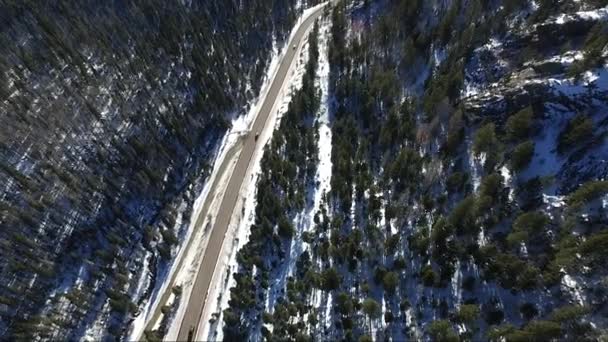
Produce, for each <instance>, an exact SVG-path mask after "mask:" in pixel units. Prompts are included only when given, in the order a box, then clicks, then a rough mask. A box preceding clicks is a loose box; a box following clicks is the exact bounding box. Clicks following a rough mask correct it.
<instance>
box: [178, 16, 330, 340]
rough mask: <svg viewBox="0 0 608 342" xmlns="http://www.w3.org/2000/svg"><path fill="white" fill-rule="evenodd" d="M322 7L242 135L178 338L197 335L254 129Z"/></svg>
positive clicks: (289, 50) (302, 32) (253, 146)
mask: <svg viewBox="0 0 608 342" xmlns="http://www.w3.org/2000/svg"><path fill="white" fill-rule="evenodd" d="M323 9H324V7H321V8H320V9H318V10H317V11H316V12H314V13H313V14H311V15H310V16H309V17H308V18H307V19H306V20H305V21H304V22H303V23H302V25H301V26H300V28H299V29H298V31H297V32H296V33H295V35H294V37H293V39H292V40H291V41H290V42H289V44H290V46H289V47H288V48H287V52H286V53H285V56H284V57H283V60H282V61H281V64H280V66H279V70H278V72H277V73H276V75H275V78H274V80H273V81H272V84H271V86H270V89H269V91H268V93H267V94H266V97H265V99H264V102H263V104H262V107H261V109H260V111H259V112H258V115H257V117H256V119H255V122H254V123H253V128H252V129H251V134H249V135H248V136H247V137H246V138H245V141H244V145H243V149H242V150H241V153H240V155H239V158H238V161H237V163H236V166H235V168H234V171H233V173H232V175H231V176H230V180H229V182H228V186H227V188H226V192H225V194H224V197H223V198H222V202H221V204H220V208H219V211H218V215H217V218H216V220H215V223H214V225H213V228H212V232H211V236H210V238H209V242H208V244H207V249H206V250H205V254H204V256H203V260H202V263H201V265H200V268H199V270H198V274H197V277H196V280H195V282H194V286H193V289H192V293H191V295H190V299H189V301H188V304H187V307H186V312H185V313H184V317H183V320H182V322H181V326H180V329H179V334H178V341H187V340H188V335H189V331H190V329H194V332H193V334H192V336H196V334H197V331H196V330H197V329H198V326H199V321H200V320H201V318H202V317H201V316H202V314H203V309H204V306H205V302H206V300H207V294H208V291H209V286H210V283H211V278H212V276H213V272H214V270H215V266H216V264H217V260H218V258H219V254H220V251H221V249H222V243H223V241H224V236H225V235H226V232H227V230H228V225H229V224H230V220H231V218H232V214H233V212H234V208H235V207H236V204H237V200H238V197H239V192H240V189H241V185H242V184H243V180H244V179H245V176H246V175H247V170H248V168H249V166H250V163H251V159H252V157H253V154H254V151H255V149H256V143H257V142H256V138H255V132H262V130H263V129H264V127H265V125H266V121H267V119H268V117H269V116H270V114H271V112H272V109H273V107H274V104H275V102H276V101H277V100H278V99H277V97H278V95H279V93H280V91H281V88H282V87H283V83H284V82H285V79H286V77H287V75H288V72H289V69H290V67H291V64H292V63H293V62H294V59H295V58H296V57H297V56H296V54H297V52H298V51H299V49H293V48H292V46H293V45H294V44H297V45H298V46H299V45H300V44H301V43H302V41H303V39H304V37H305V36H306V33H307V31H308V30H309V29H310V28H311V27H312V25H313V23H314V22H315V20H316V19H317V18H318V17H319V16H320V15H321V14H322V13H323ZM271 129H272V128H271Z"/></svg>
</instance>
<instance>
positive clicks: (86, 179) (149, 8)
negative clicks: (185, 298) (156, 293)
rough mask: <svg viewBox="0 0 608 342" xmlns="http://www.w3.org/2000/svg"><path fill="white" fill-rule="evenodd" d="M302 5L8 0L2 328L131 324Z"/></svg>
mask: <svg viewBox="0 0 608 342" xmlns="http://www.w3.org/2000/svg"><path fill="white" fill-rule="evenodd" d="M306 5H307V3H306V2H302V1H300V2H296V1H295V0H293V1H283V0H281V1H278V0H262V1H259V0H256V1H223V0H221V1H215V0H212V1H156V0H152V1H101V2H100V1H71V0H65V1H48V2H47V1H10V0H5V1H1V2H0V51H1V53H0V186H1V187H2V188H1V189H0V209H1V210H0V226H1V228H0V245H1V248H0V315H1V317H2V318H1V319H0V339H9V340H10V339H14V338H24V339H31V338H36V337H38V338H52V339H54V340H73V339H78V338H81V337H83V336H87V335H88V334H89V332H90V333H92V334H93V336H94V338H95V339H96V340H99V339H103V338H110V337H117V338H120V337H122V336H124V333H125V332H126V331H127V329H128V323H129V318H130V317H132V316H133V315H137V314H138V307H139V305H141V304H142V303H145V302H146V301H147V300H148V299H149V296H150V291H151V290H152V288H154V286H155V284H156V282H157V281H161V280H162V279H159V278H158V277H162V276H165V275H166V272H164V271H163V270H166V266H167V263H168V262H170V261H171V260H172V258H173V256H174V255H173V254H172V251H173V250H174V247H175V246H176V245H177V244H179V243H181V239H182V237H183V235H184V230H185V228H186V227H187V220H188V218H189V210H190V206H191V204H192V201H193V197H194V196H195V195H196V193H197V192H198V191H200V188H201V185H202V184H203V183H204V181H205V180H206V177H207V176H208V173H209V171H210V166H211V165H210V163H211V162H213V156H214V154H215V152H216V149H217V147H218V146H217V145H218V143H219V141H220V140H221V138H222V137H223V136H224V134H225V132H226V130H227V128H228V127H229V125H230V120H231V119H232V118H234V117H236V116H238V115H241V114H242V113H243V112H245V111H246V110H247V109H248V107H247V106H248V105H249V101H250V100H252V99H253V98H255V97H256V96H257V93H258V92H259V90H260V89H259V88H260V86H261V81H262V78H263V75H264V72H265V70H266V68H267V66H268V62H269V59H270V57H271V53H272V51H273V48H274V47H275V46H276V47H280V46H281V44H282V43H283V42H284V40H285V39H286V38H287V35H288V34H289V32H290V30H291V28H292V26H293V24H294V20H295V18H296V17H297V16H298V15H299V14H300V13H301V10H302V7H303V6H306ZM93 328H94V329H93ZM91 329H92V330H91Z"/></svg>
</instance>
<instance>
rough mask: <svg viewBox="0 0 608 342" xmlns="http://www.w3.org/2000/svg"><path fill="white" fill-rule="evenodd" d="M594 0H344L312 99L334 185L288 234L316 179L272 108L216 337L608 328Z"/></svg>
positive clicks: (549, 334)
mask: <svg viewBox="0 0 608 342" xmlns="http://www.w3.org/2000/svg"><path fill="white" fill-rule="evenodd" d="M607 5H608V3H607V2H606V1H599V0H589V1H576V2H571V1H558V0H546V1H525V0H512V1H501V2H497V1H483V0H454V1H421V0H420V1H419V0H378V1H342V2H340V3H339V4H338V5H337V6H336V7H335V8H334V10H333V13H332V14H331V18H330V19H328V20H327V22H326V25H328V26H331V30H330V33H329V37H328V44H329V48H328V51H327V56H326V58H327V59H328V62H329V66H330V70H331V72H330V77H329V81H328V82H329V84H328V85H329V89H327V90H326V92H327V93H326V94H324V96H325V97H326V100H325V101H326V102H325V103H323V102H322V103H321V106H320V110H319V112H318V113H317V117H318V116H321V115H328V116H329V118H330V126H331V139H332V144H331V145H332V146H331V165H332V172H331V186H330V187H329V189H330V191H329V192H328V193H327V194H323V201H322V203H321V205H320V206H319V207H316V208H315V207H313V209H314V213H312V216H311V217H313V219H312V220H311V221H312V222H311V223H310V225H309V226H307V227H305V228H304V229H303V231H299V230H296V231H297V234H295V235H293V234H292V232H293V231H294V230H293V229H292V227H294V226H297V225H298V222H300V221H301V216H302V215H308V214H309V213H310V208H311V201H310V198H311V197H313V196H315V194H316V191H317V190H318V189H319V188H318V187H319V184H320V183H319V179H318V178H317V179H315V180H312V184H313V186H309V187H301V186H292V185H294V184H301V183H300V182H302V181H303V180H304V181H306V180H307V179H309V178H307V177H304V175H309V174H312V172H311V171H308V170H310V169H311V168H312V169H315V168H319V167H320V165H316V166H311V163H314V162H315V159H306V158H303V157H302V156H299V157H298V156H291V154H290V152H289V151H290V148H289V146H290V144H289V139H287V140H286V141H283V140H282V139H281V138H280V137H281V136H283V135H284V134H286V133H287V132H289V128H288V127H289V126H288V125H289V124H287V123H284V124H283V123H282V126H281V128H279V130H278V131H277V132H276V133H275V139H277V141H274V142H273V148H272V149H269V150H268V151H267V152H266V156H265V158H266V163H263V165H262V167H263V169H264V170H265V171H266V172H267V173H268V174H269V175H272V177H271V179H272V182H271V183H270V184H269V183H268V179H267V177H262V180H261V181H260V183H259V187H258V197H257V198H258V202H257V212H256V222H255V225H253V226H252V227H251V237H250V241H249V243H248V244H247V245H246V247H245V248H243V250H242V251H241V252H240V254H239V262H240V266H241V268H240V269H239V271H238V272H237V273H235V278H236V282H237V286H236V287H235V288H233V290H232V297H231V298H232V299H231V302H230V308H229V309H228V310H226V311H225V312H224V322H225V333H226V334H227V336H231V335H230V334H232V335H233V336H234V335H239V334H242V335H244V336H256V337H259V338H260V339H262V338H265V339H267V340H271V341H274V340H277V341H280V340H297V341H305V340H343V339H344V340H360V341H366V340H370V339H373V340H394V341H402V340H434V341H458V340H464V341H466V340H472V341H479V340H496V341H498V340H503V339H506V340H507V341H528V340H532V341H534V340H538V341H540V340H543V341H544V340H560V339H564V340H577V341H578V340H582V341H584V340H589V341H593V340H597V339H600V338H602V337H604V338H605V336H606V329H607V328H608V321H607V319H606V317H607V314H608V307H606V303H607V297H606V294H607V291H608V280H607V279H608V278H607V276H608V273H607V272H608V269H606V261H607V259H606V254H605V253H604V251H605V249H606V247H608V244H607V242H608V239H607V236H608V235H607V234H608V231H607V230H606V229H607V228H608V204H607V203H608V197H607V195H608V183H607V181H608V180H607V179H606V174H607V171H608V169H607V168H606V165H607V164H606V160H607V159H608V142H607V141H606V137H607V134H608V133H607V132H608V119H607V117H606V110H607V109H608V71H607V62H608V59H607V56H608V46H607V44H608V9H607V8H606V6H607ZM329 21H330V22H331V23H329ZM320 59H323V57H320ZM298 108H299V107H298V106H293V107H292V109H294V110H298ZM299 111H300V113H301V115H304V116H303V117H298V116H296V115H293V116H290V117H289V119H290V120H295V122H292V123H291V125H299V126H300V127H301V130H300V134H302V133H304V132H306V130H305V129H306V128H307V127H308V126H307V123H309V122H310V119H306V115H309V114H308V113H309V112H308V111H309V109H307V108H303V109H299ZM323 111H327V112H325V113H323ZM313 122H315V121H314V120H313ZM291 135H292V134H290V136H291ZM304 136H306V135H304ZM304 136H302V137H304ZM315 140H316V141H317V142H318V141H319V137H318V136H317V137H315ZM302 141H308V140H302ZM277 144H278V146H277ZM317 148H318V149H321V146H317ZM276 151H279V152H278V158H277V152H276ZM300 151H301V152H300V153H303V152H304V151H306V149H304V148H300ZM295 157H298V159H290V158H295ZM271 161H272V162H271ZM279 161H280V162H279ZM292 163H293V164H292ZM294 164H295V165H294ZM305 171H306V172H305ZM307 182H308V184H311V183H310V182H309V181H307ZM305 184H306V183H305ZM269 192H270V193H271V194H269ZM301 199H303V202H302V200H301ZM290 224H291V225H290ZM296 241H299V242H296ZM298 243H301V244H303V247H301V248H299V249H297V250H296V251H294V246H296V245H297V244H298ZM292 265H293V266H292ZM285 267H287V271H284V269H285ZM280 272H287V273H288V276H287V281H285V282H282V283H278V284H277V279H275V278H273V275H275V274H280ZM277 287H281V288H277ZM254 339H256V338H254Z"/></svg>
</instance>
